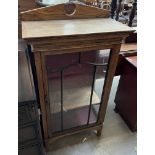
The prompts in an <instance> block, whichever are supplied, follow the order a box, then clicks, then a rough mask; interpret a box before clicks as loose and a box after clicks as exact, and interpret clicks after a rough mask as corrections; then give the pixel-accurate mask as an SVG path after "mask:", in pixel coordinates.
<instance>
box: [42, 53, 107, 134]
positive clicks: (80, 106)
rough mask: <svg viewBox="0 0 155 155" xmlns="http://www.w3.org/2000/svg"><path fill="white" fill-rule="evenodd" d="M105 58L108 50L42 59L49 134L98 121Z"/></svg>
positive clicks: (104, 72) (50, 56) (105, 64)
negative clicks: (47, 98) (49, 127)
mask: <svg viewBox="0 0 155 155" xmlns="http://www.w3.org/2000/svg"><path fill="white" fill-rule="evenodd" d="M103 53H107V54H103ZM108 58H109V51H107V52H105V51H91V52H83V53H71V54H61V55H47V56H46V57H45V65H46V69H47V77H48V91H49V93H48V95H49V100H50V112H51V122H50V123H51V127H52V129H51V130H52V133H55V132H61V131H64V130H67V129H70V128H74V127H79V126H83V125H89V124H93V123H96V122H97V118H98V112H99V107H100V104H101V96H102V91H103V86H104V79H105V75H106V70H107V63H108Z"/></svg>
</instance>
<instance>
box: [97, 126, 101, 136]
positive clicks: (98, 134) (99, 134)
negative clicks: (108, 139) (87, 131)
mask: <svg viewBox="0 0 155 155" xmlns="http://www.w3.org/2000/svg"><path fill="white" fill-rule="evenodd" d="M101 134H102V127H101V128H100V129H98V130H97V134H96V135H97V136H98V137H100V136H101Z"/></svg>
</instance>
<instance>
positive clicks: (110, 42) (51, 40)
mask: <svg viewBox="0 0 155 155" xmlns="http://www.w3.org/2000/svg"><path fill="white" fill-rule="evenodd" d="M65 5H66V4H61V5H57V6H50V7H44V8H41V9H34V10H31V11H28V12H23V13H22V14H21V16H22V19H23V20H31V22H30V21H28V22H27V21H23V22H22V26H23V28H22V37H23V39H24V40H25V41H27V44H30V45H31V47H32V52H33V54H34V58H35V65H36V72H37V78H38V86H39V95H40V106H41V113H42V122H43V130H44V140H45V142H46V146H47V147H48V145H49V144H50V143H51V142H53V141H54V140H56V139H58V138H61V137H63V136H67V135H72V134H74V133H78V132H81V131H87V130H97V135H98V136H100V135H101V131H102V126H103V122H104V118H105V113H106V108H107V104H108V98H109V94H110V89H111V85H112V79H113V77H114V74H115V69H116V65H117V59H118V55H119V51H120V47H121V41H122V39H123V38H124V37H126V36H128V35H129V33H132V32H133V30H132V29H131V28H128V27H127V26H122V25H121V24H120V23H117V22H116V21H113V20H111V19H105V20H103V19H99V20H96V19H92V18H96V17H99V18H100V17H107V12H106V14H104V11H103V10H102V15H101V10H100V9H98V8H93V7H90V6H84V5H80V4H75V6H76V8H79V10H80V8H83V10H81V11H83V12H85V10H87V11H88V10H89V11H88V13H89V12H93V13H92V14H90V15H86V16H84V15H83V12H82V14H78V15H75V16H74V14H73V16H68V15H66V14H62V12H61V11H60V12H59V13H58V12H57V11H56V8H60V6H61V7H62V8H64V6H65ZM38 12H41V14H39V15H38V16H35V17H34V16H33V15H37V13H38ZM43 12H46V13H47V14H46V15H45V16H43ZM51 12H54V13H52V14H51ZM77 12H78V11H77ZM48 13H49V14H48ZM57 15H58V16H57ZM96 15H97V16H96ZM98 15H99V16H98ZM100 15H101V16H100ZM79 18H89V20H87V22H93V21H94V20H95V21H96V22H98V23H99V21H102V22H103V23H105V25H104V24H103V25H102V27H103V26H104V27H105V28H104V27H103V28H99V24H96V25H95V24H94V27H96V30H97V31H95V30H94V29H95V28H94V29H92V27H91V25H90V24H89V25H90V27H89V31H90V33H89V31H88V32H85V31H83V32H82V30H81V31H80V27H81V26H82V27H85V28H86V26H85V21H84V20H80V19H79ZM53 19H59V20H58V21H55V20H53ZM64 19H74V20H76V21H75V22H77V21H78V24H77V23H76V24H75V23H74V22H73V23H72V26H75V27H76V29H75V31H76V32H75V31H74V30H73V31H69V32H67V33H64V31H63V30H64V27H65V24H69V23H71V22H72V21H71V20H65V21H64ZM32 20H49V21H47V22H46V21H44V22H43V21H40V22H39V21H35V22H32ZM92 20H93V21H92ZM50 22H51V24H52V23H53V22H56V23H57V22H58V23H59V22H61V24H62V25H64V26H62V27H60V28H59V29H58V30H60V31H58V32H57V33H55V34H52V33H53V32H54V30H53V29H54V27H53V28H52V29H51V30H53V31H51V32H50V33H48V36H47V35H44V34H45V32H46V31H45V29H46V27H47V26H49V24H50ZM106 22H108V23H106ZM36 23H37V25H38V27H37V32H40V33H39V34H38V33H35V34H34V32H33V31H32V33H31V31H30V30H31V29H34V28H35V26H34V27H33V24H36ZM39 24H41V26H40V28H39ZM106 24H107V25H106ZM111 24H113V26H112V28H111V29H107V30H106V31H105V29H106V28H107V26H108V25H109V26H111ZM45 25H46V26H45ZM58 25H59V24H58ZM86 25H88V24H86ZM42 26H43V27H42ZM44 26H45V28H44ZM50 28H51V27H50ZM78 28H79V29H78ZM113 28H115V29H113ZM100 29H101V30H100ZM77 30H79V31H77ZM92 31H93V33H92ZM27 32H28V33H27ZM48 32H49V30H48ZM61 32H63V33H62V34H61ZM58 40H59V41H58ZM100 49H111V52H110V59H109V63H108V64H109V65H108V72H107V75H106V80H105V84H104V91H103V94H102V103H101V106H100V111H99V117H98V121H97V122H96V123H94V124H91V125H86V126H81V127H76V128H72V129H68V130H66V131H63V132H62V133H60V134H59V133H58V134H55V135H52V134H51V132H50V131H49V129H50V128H51V127H50V122H49V121H50V116H49V113H50V111H49V102H48V93H47V92H48V84H47V83H48V81H47V74H46V69H45V62H44V61H45V60H44V57H45V56H46V55H55V54H63V53H74V52H86V51H91V50H100ZM103 99H104V100H103Z"/></svg>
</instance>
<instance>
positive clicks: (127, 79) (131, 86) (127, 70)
mask: <svg viewBox="0 0 155 155" xmlns="http://www.w3.org/2000/svg"><path fill="white" fill-rule="evenodd" d="M115 103H116V107H115V111H116V112H118V113H119V114H120V115H121V116H122V118H123V119H124V120H125V122H126V123H127V125H128V126H129V128H130V129H131V130H132V131H136V130H137V56H128V57H124V59H123V62H122V64H121V77H120V81H119V85H118V88H117V92H116V97H115Z"/></svg>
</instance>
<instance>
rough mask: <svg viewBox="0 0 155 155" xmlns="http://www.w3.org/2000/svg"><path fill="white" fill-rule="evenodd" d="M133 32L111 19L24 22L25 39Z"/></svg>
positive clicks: (23, 33) (23, 35) (23, 32)
mask: <svg viewBox="0 0 155 155" xmlns="http://www.w3.org/2000/svg"><path fill="white" fill-rule="evenodd" d="M132 31H134V29H133V28H130V27H128V26H126V25H124V24H122V23H119V22H117V21H115V20H113V19H110V18H98V19H74V20H48V21H22V38H23V39H30V38H43V37H56V36H72V35H87V34H99V33H102V34H103V33H117V32H126V33H129V32H132Z"/></svg>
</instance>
